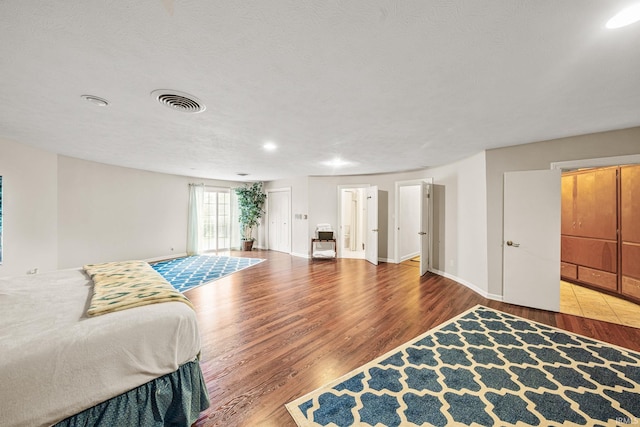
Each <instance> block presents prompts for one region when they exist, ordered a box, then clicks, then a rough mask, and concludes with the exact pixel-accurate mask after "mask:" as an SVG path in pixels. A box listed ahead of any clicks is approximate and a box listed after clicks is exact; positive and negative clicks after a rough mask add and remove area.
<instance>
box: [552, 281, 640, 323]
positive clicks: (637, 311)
mask: <svg viewBox="0 0 640 427" xmlns="http://www.w3.org/2000/svg"><path fill="white" fill-rule="evenodd" d="M560 312H561V313H566V314H573V315H575V316H581V317H586V318H589V319H596V320H602V321H605V322H611V323H617V324H619V325H626V326H633V327H634V328H640V305H638V304H634V303H632V302H630V301H627V300H623V299H621V298H617V297H614V296H612V295H608V294H604V293H601V292H597V291H594V290H592V289H589V288H585V287H583V286H579V285H574V284H573V283H569V282H565V281H561V282H560Z"/></svg>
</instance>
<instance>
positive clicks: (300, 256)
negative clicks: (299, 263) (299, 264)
mask: <svg viewBox="0 0 640 427" xmlns="http://www.w3.org/2000/svg"><path fill="white" fill-rule="evenodd" d="M291 256H295V257H298V258H307V259H309V258H311V257H310V256H309V254H299V253H296V252H291Z"/></svg>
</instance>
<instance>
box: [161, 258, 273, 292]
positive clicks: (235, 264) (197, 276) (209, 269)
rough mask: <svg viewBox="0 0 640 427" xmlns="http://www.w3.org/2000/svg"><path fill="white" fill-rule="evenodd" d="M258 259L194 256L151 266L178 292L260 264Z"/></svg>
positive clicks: (260, 260)
mask: <svg viewBox="0 0 640 427" xmlns="http://www.w3.org/2000/svg"><path fill="white" fill-rule="evenodd" d="M262 261H264V259H260V258H239V257H228V256H214V255H194V256H188V257H185V258H176V259H172V260H169V261H162V262H158V263H155V264H152V265H151V267H153V269H154V270H156V271H157V272H158V273H160V275H161V276H162V277H164V278H165V279H166V280H167V281H168V282H169V283H171V285H172V286H173V287H174V288H176V289H177V290H179V291H180V292H185V291H188V290H189V289H193V288H195V287H198V286H200V285H204V284H206V283H209V282H211V281H212V280H216V279H219V278H221V277H224V276H228V275H229V274H231V273H235V272H236V271H240V270H243V269H245V268H247V267H251V266H252V265H256V264H258V263H261V262H262Z"/></svg>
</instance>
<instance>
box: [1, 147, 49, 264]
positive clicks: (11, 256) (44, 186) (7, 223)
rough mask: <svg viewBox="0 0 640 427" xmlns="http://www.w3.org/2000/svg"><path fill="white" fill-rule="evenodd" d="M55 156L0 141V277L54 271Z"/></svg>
mask: <svg viewBox="0 0 640 427" xmlns="http://www.w3.org/2000/svg"><path fill="white" fill-rule="evenodd" d="M56 169H57V155H55V154H52V153H48V152H45V151H42V150H38V149H35V148H31V147H29V146H26V145H22V144H17V143H14V142H11V141H6V140H2V139H0V175H1V176H2V177H3V200H2V210H3V234H4V236H3V240H4V243H3V255H2V257H3V263H2V265H0V276H14V275H23V274H26V273H27V271H29V270H32V269H34V268H38V269H39V271H40V272H44V271H51V270H55V269H56V268H57V259H58V252H57V250H58V248H57V222H58V213H57V209H56V207H57V174H56Z"/></svg>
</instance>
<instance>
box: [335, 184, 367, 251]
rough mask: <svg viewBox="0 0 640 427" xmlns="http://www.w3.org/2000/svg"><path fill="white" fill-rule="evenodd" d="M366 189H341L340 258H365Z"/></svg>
mask: <svg viewBox="0 0 640 427" xmlns="http://www.w3.org/2000/svg"><path fill="white" fill-rule="evenodd" d="M366 187H368V186H354V187H347V186H345V187H339V200H340V224H339V236H338V247H339V249H338V254H339V255H338V256H339V257H340V258H357V259H364V258H365V244H366V236H367V234H366V216H365V215H366Z"/></svg>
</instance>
